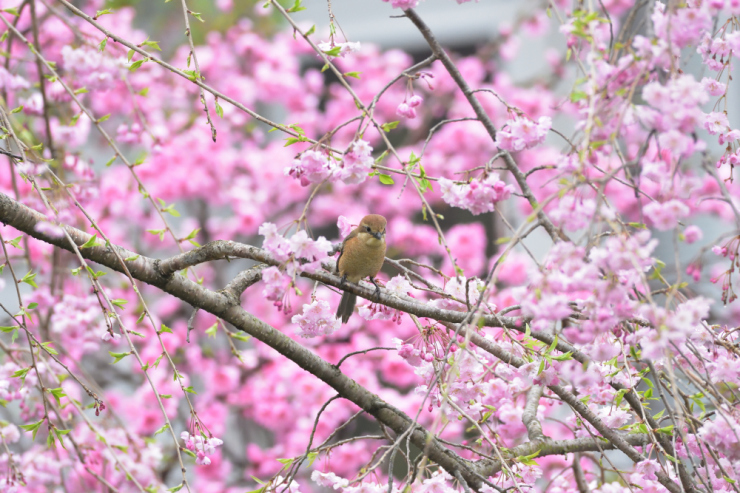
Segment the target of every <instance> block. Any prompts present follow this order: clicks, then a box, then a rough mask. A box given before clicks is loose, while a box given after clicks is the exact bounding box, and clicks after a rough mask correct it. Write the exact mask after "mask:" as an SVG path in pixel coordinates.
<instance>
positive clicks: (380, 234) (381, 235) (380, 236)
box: [373, 233, 383, 240]
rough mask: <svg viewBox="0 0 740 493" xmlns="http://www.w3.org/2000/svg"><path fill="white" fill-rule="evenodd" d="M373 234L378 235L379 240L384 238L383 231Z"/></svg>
mask: <svg viewBox="0 0 740 493" xmlns="http://www.w3.org/2000/svg"><path fill="white" fill-rule="evenodd" d="M373 236H374V237H376V238H377V239H379V240H382V239H383V233H373Z"/></svg>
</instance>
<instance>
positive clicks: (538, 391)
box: [522, 385, 545, 442]
mask: <svg viewBox="0 0 740 493" xmlns="http://www.w3.org/2000/svg"><path fill="white" fill-rule="evenodd" d="M543 390H544V389H543V388H542V385H532V388H531V389H529V392H527V403H526V404H525V405H524V412H522V422H523V423H524V426H525V427H526V428H527V436H529V441H531V442H533V441H535V440H543V439H545V434H544V433H542V423H540V421H539V420H538V419H537V408H538V407H539V405H540V398H541V397H542V391H543Z"/></svg>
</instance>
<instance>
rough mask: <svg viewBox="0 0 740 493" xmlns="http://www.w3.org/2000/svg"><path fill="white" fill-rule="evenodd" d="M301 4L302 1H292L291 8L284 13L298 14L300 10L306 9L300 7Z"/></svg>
mask: <svg viewBox="0 0 740 493" xmlns="http://www.w3.org/2000/svg"><path fill="white" fill-rule="evenodd" d="M301 3H302V0H294V2H293V6H292V7H291V8H289V9H287V10H286V12H291V13H294V12H300V11H301V10H306V7H304V6H303V5H301Z"/></svg>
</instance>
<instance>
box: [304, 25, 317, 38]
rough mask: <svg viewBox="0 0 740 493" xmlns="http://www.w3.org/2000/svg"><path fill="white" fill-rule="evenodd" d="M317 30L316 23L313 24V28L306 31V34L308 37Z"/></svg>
mask: <svg viewBox="0 0 740 493" xmlns="http://www.w3.org/2000/svg"><path fill="white" fill-rule="evenodd" d="M315 32H316V24H314V25H313V26H311V29H309V30H308V31H306V36H307V37H308V36H311V35H312V34H313V33H315Z"/></svg>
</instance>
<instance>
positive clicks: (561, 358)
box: [552, 351, 573, 361]
mask: <svg viewBox="0 0 740 493" xmlns="http://www.w3.org/2000/svg"><path fill="white" fill-rule="evenodd" d="M552 359H554V360H555V361H570V360H572V359H573V353H571V352H570V351H568V352H567V353H563V354H561V355H559V356H552Z"/></svg>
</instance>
